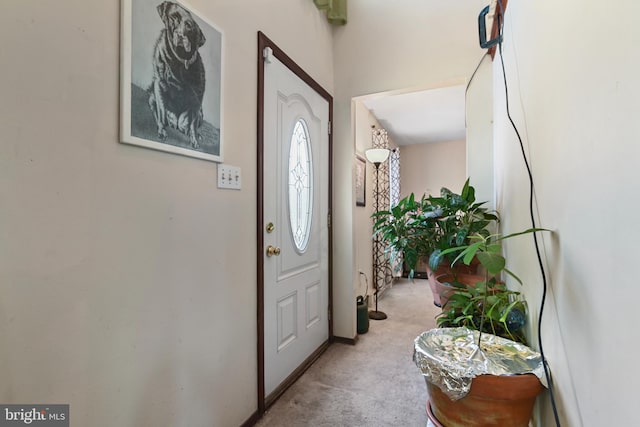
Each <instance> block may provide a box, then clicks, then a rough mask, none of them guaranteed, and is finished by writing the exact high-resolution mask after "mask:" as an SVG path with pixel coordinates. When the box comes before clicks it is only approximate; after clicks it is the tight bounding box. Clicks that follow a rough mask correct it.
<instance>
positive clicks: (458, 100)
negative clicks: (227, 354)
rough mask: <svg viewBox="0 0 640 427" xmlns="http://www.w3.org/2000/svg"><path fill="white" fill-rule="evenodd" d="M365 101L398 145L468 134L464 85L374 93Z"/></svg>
mask: <svg viewBox="0 0 640 427" xmlns="http://www.w3.org/2000/svg"><path fill="white" fill-rule="evenodd" d="M362 102H363V104H364V105H365V106H366V107H367V108H368V109H369V110H370V111H371V113H372V114H373V115H374V116H375V117H376V119H378V121H379V122H380V125H381V126H382V127H383V128H385V129H386V130H387V132H388V133H389V135H390V136H391V138H392V139H393V140H394V141H395V142H396V143H397V144H398V145H412V144H423V143H429V142H445V141H462V140H464V139H465V138H466V129H465V86H464V85H458V86H448V87H443V88H439V89H430V90H423V91H417V92H409V93H402V94H393V95H388V94H387V95H385V94H380V95H373V96H370V97H365V98H364V99H363V100H362Z"/></svg>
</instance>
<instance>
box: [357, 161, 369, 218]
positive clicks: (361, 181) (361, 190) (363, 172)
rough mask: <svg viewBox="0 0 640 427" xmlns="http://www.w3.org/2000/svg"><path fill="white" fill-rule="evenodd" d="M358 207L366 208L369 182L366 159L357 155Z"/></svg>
mask: <svg viewBox="0 0 640 427" xmlns="http://www.w3.org/2000/svg"><path fill="white" fill-rule="evenodd" d="M355 170H356V206H365V205H366V203H365V194H366V193H365V187H366V185H365V184H366V182H367V162H366V160H365V159H364V158H362V157H360V156H359V155H356V161H355Z"/></svg>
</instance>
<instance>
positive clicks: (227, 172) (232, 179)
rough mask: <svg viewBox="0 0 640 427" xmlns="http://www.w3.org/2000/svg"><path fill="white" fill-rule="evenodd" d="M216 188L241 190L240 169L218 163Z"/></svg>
mask: <svg viewBox="0 0 640 427" xmlns="http://www.w3.org/2000/svg"><path fill="white" fill-rule="evenodd" d="M218 188H228V189H231V190H240V189H241V188H242V176H241V173H240V168H239V167H238V166H231V165H224V164H222V163H218Z"/></svg>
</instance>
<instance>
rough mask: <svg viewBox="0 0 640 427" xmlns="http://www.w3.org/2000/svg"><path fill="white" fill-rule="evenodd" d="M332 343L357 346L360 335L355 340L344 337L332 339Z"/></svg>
mask: <svg viewBox="0 0 640 427" xmlns="http://www.w3.org/2000/svg"><path fill="white" fill-rule="evenodd" d="M331 342H337V343H340V344H349V345H356V343H357V342H358V335H356V336H355V337H354V338H344V337H336V336H334V337H331Z"/></svg>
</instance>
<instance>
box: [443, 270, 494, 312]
mask: <svg viewBox="0 0 640 427" xmlns="http://www.w3.org/2000/svg"><path fill="white" fill-rule="evenodd" d="M484 279H485V278H484V276H480V275H478V274H466V273H456V274H455V275H454V274H453V273H445V274H441V275H439V276H437V277H436V278H435V280H434V282H435V291H436V292H437V294H438V297H439V301H440V304H441V305H440V306H441V307H443V308H444V307H445V306H446V305H447V302H448V301H449V298H450V297H451V295H452V294H453V293H454V292H455V289H454V287H453V285H451V282H453V281H456V282H459V283H462V284H463V285H470V286H475V285H476V283H478V282H482V281H484Z"/></svg>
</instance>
